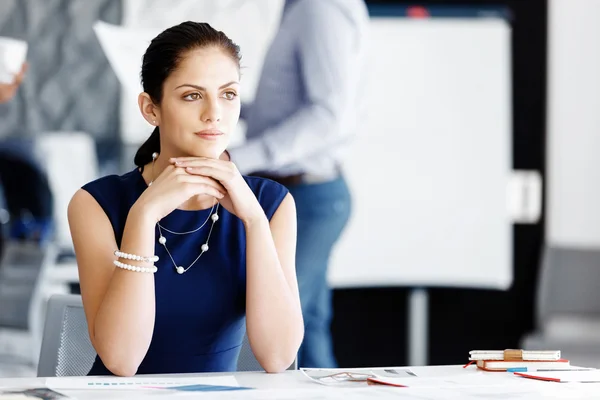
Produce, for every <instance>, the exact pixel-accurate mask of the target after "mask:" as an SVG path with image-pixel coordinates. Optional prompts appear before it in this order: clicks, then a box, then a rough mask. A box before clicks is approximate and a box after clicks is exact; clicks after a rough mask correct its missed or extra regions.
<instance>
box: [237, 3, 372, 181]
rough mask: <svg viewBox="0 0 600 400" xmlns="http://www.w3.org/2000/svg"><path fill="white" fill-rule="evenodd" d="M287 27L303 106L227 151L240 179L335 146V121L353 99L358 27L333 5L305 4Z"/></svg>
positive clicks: (339, 133) (336, 127)
mask: <svg viewBox="0 0 600 400" xmlns="http://www.w3.org/2000/svg"><path fill="white" fill-rule="evenodd" d="M303 5H304V7H303V9H301V10H298V11H297V12H298V14H297V15H296V18H295V19H293V20H292V21H291V22H292V23H294V24H295V27H294V29H297V30H298V33H297V35H298V37H299V40H298V42H299V43H298V44H299V52H300V57H299V62H300V64H301V72H302V79H303V82H304V86H305V89H306V95H307V101H306V104H305V105H304V106H303V107H301V108H300V109H299V110H298V111H297V112H296V113H294V114H293V115H292V116H291V117H290V118H288V119H287V120H285V121H283V122H282V123H280V124H279V125H277V126H274V127H272V128H270V129H267V130H266V131H265V132H263V134H262V135H260V136H258V137H254V138H252V139H250V140H249V141H247V142H246V143H244V144H243V145H242V146H240V147H237V148H233V149H231V150H230V153H231V160H232V161H233V162H234V163H235V164H236V165H237V167H238V168H239V169H240V171H241V172H242V173H249V172H255V171H268V170H273V169H276V168H278V167H281V166H284V165H288V164H290V163H293V162H295V161H298V160H302V159H304V158H306V157H308V156H311V155H313V154H316V153H319V152H321V151H323V150H324V149H326V148H327V147H328V146H330V145H331V144H332V143H335V142H336V141H337V140H339V136H340V135H341V134H342V132H341V130H340V129H339V119H340V117H341V116H342V115H343V113H344V112H347V109H348V107H349V102H350V101H353V100H354V98H353V96H352V93H354V91H355V87H354V86H355V84H356V83H355V79H356V72H355V71H356V68H357V65H358V64H359V63H360V62H362V60H359V59H358V58H357V55H358V54H359V49H358V47H357V46H359V45H360V40H361V38H360V35H361V34H362V32H361V29H360V28H361V27H360V25H359V23H358V22H357V21H354V20H353V19H352V18H351V17H350V15H347V14H346V13H344V11H343V10H341V9H340V8H339V7H340V6H339V5H337V4H334V3H330V2H328V1H323V0H317V1H306V3H305V4H303Z"/></svg>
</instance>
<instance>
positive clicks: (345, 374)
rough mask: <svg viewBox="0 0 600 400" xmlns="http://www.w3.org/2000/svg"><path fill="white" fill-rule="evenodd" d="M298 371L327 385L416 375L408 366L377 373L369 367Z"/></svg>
mask: <svg viewBox="0 0 600 400" xmlns="http://www.w3.org/2000/svg"><path fill="white" fill-rule="evenodd" d="M300 371H301V372H302V373H303V374H304V375H305V376H306V377H307V378H309V379H310V380H312V381H313V382H315V383H319V384H321V385H329V386H356V385H357V384H363V385H364V384H366V382H367V379H368V378H377V377H416V376H417V375H416V374H415V373H414V372H413V371H412V370H411V369H410V368H386V369H382V370H381V369H378V370H377V373H375V372H374V371H373V370H372V369H371V368H349V369H340V368H334V369H331V368H300Z"/></svg>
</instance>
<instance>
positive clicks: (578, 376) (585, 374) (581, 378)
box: [515, 369, 600, 383]
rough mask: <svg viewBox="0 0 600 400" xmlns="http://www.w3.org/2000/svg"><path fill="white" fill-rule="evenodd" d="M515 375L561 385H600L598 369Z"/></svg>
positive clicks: (520, 373)
mask: <svg viewBox="0 0 600 400" xmlns="http://www.w3.org/2000/svg"><path fill="white" fill-rule="evenodd" d="M515 375H517V376H521V377H523V378H530V379H537V380H541V381H550V382H560V383H565V382H581V383H600V370H597V369H592V370H587V371H548V372H516V373H515Z"/></svg>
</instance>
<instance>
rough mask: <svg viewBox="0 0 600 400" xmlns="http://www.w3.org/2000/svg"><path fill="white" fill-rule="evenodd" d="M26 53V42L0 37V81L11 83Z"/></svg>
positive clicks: (19, 69)
mask: <svg viewBox="0 0 600 400" xmlns="http://www.w3.org/2000/svg"><path fill="white" fill-rule="evenodd" d="M26 55H27V42H24V41H22V40H17V39H12V38H8V37H0V83H8V84H10V83H13V81H14V79H15V75H16V74H18V73H19V72H20V71H21V67H22V66H23V63H24V62H25V56H26Z"/></svg>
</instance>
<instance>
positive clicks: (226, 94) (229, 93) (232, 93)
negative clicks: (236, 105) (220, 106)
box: [225, 91, 237, 100]
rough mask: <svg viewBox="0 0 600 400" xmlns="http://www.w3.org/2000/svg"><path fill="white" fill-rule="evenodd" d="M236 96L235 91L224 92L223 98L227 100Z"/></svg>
mask: <svg viewBox="0 0 600 400" xmlns="http://www.w3.org/2000/svg"><path fill="white" fill-rule="evenodd" d="M236 97H237V93H236V92H231V91H230V92H225V98H226V99H227V100H233V99H235V98H236Z"/></svg>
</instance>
